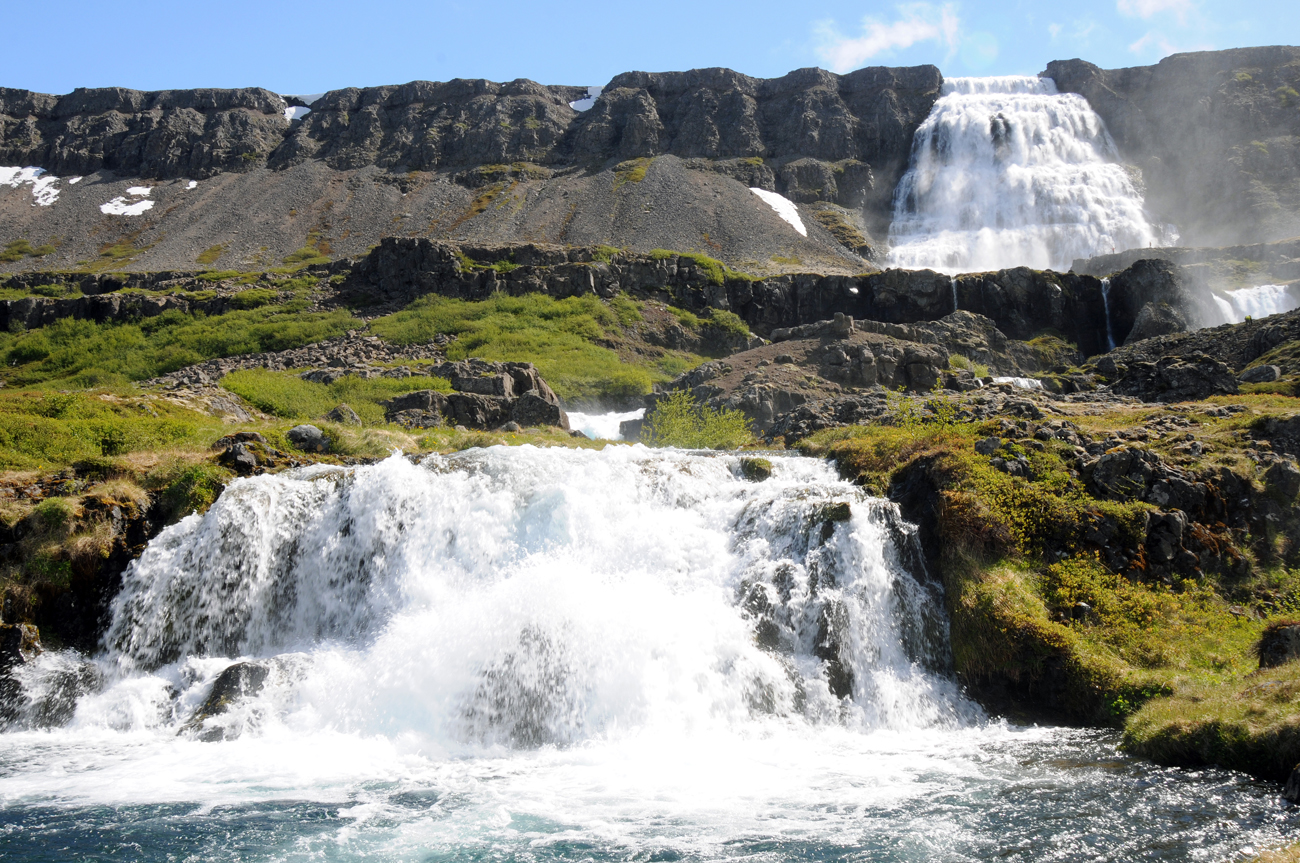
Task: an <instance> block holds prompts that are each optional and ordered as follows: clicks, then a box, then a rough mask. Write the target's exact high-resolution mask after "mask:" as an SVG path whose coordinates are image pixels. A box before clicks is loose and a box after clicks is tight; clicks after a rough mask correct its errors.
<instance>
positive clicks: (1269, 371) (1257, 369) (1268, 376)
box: [1237, 366, 1282, 384]
mask: <svg viewBox="0 0 1300 863" xmlns="http://www.w3.org/2000/svg"><path fill="white" fill-rule="evenodd" d="M1280 377H1282V369H1280V368H1279V367H1277V366H1254V367H1252V368H1249V369H1246V370H1245V371H1244V372H1242V373H1241V374H1239V375H1237V380H1239V381H1241V382H1242V383H1243V384H1266V383H1271V382H1273V381H1275V380H1277V379H1278V378H1280Z"/></svg>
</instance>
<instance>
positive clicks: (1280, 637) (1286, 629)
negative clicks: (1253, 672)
mask: <svg viewBox="0 0 1300 863" xmlns="http://www.w3.org/2000/svg"><path fill="white" fill-rule="evenodd" d="M1255 650H1256V652H1257V653H1258V654H1259V667H1260V668H1277V667H1278V666H1279V665H1284V664H1286V663H1288V662H1291V661H1292V660H1294V659H1295V658H1296V657H1298V656H1300V624H1296V623H1274V624H1271V625H1270V626H1269V627H1268V628H1267V629H1265V630H1264V634H1263V635H1262V636H1260V639H1259V643H1258V644H1257V645H1256V647H1255Z"/></svg>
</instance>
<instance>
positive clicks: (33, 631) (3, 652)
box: [0, 623, 43, 673]
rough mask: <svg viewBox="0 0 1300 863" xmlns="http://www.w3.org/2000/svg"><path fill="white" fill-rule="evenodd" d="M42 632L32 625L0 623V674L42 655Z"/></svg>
mask: <svg viewBox="0 0 1300 863" xmlns="http://www.w3.org/2000/svg"><path fill="white" fill-rule="evenodd" d="M42 652H43V651H42V649H41V635H40V631H39V630H37V628H36V627H35V626H33V625H32V624H30V623H0V673H2V672H4V671H5V670H6V669H8V668H12V667H13V666H15V665H23V664H24V663H27V662H31V661H32V660H33V659H35V658H36V657H37V656H39V655H40V654H41V653H42Z"/></svg>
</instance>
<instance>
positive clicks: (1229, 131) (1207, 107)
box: [1043, 46, 1300, 246]
mask: <svg viewBox="0 0 1300 863" xmlns="http://www.w3.org/2000/svg"><path fill="white" fill-rule="evenodd" d="M1043 74H1045V75H1047V76H1049V77H1051V78H1052V79H1054V80H1055V81H1056V86H1057V88H1058V89H1060V90H1061V91H1063V92H1072V93H1078V94H1080V95H1082V96H1084V97H1085V98H1086V99H1087V100H1088V102H1089V104H1091V105H1092V107H1093V109H1094V110H1096V112H1097V113H1098V114H1100V115H1101V117H1102V119H1104V120H1105V121H1106V126H1107V128H1108V129H1109V130H1110V133H1111V135H1112V136H1113V137H1114V139H1115V143H1116V145H1117V146H1118V147H1119V151H1120V154H1121V156H1122V157H1123V158H1124V160H1125V161H1126V162H1130V163H1131V164H1132V165H1134V166H1135V167H1136V168H1138V169H1140V170H1141V172H1142V178H1143V180H1144V182H1145V185H1146V200H1147V205H1148V208H1149V209H1150V211H1151V212H1152V213H1153V214H1154V215H1155V216H1156V218H1157V219H1158V220H1159V221H1163V222H1170V223H1174V224H1176V225H1177V226H1178V227H1179V229H1180V231H1181V233H1182V242H1183V243H1185V244H1186V245H1192V246H1223V245H1230V244H1234V243H1246V242H1261V241H1266V240H1276V239H1281V238H1284V237H1291V236H1295V235H1296V234H1298V233H1300V48H1294V47H1283V46H1278V47H1269V48H1240V49H1234V50H1230V51H1205V52H1197V53H1189V54H1175V55H1173V56H1170V57H1166V58H1165V59H1164V60H1161V61H1160V62H1159V63H1158V64H1156V65H1155V66H1138V67H1134V68H1130V69H1109V70H1107V69H1099V68H1098V67H1096V66H1094V65H1093V64H1091V63H1088V62H1085V61H1083V60H1063V61H1053V62H1051V63H1049V64H1048V65H1047V70H1046V71H1045V72H1044V73H1043Z"/></svg>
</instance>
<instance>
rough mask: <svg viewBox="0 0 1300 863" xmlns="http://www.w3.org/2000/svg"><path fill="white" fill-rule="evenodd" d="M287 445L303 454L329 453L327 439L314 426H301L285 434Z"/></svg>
mask: <svg viewBox="0 0 1300 863" xmlns="http://www.w3.org/2000/svg"><path fill="white" fill-rule="evenodd" d="M285 437H286V438H288V439H289V443H291V444H293V445H294V446H296V447H297V448H298V449H300V450H302V451H303V452H314V453H327V452H329V451H330V442H329V439H328V438H326V437H325V433H324V432H322V431H321V430H320V429H318V428H316V426H314V425H309V424H303V425H298V426H294V427H293V428H291V429H289V431H288V432H287V433H286V434H285Z"/></svg>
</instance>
